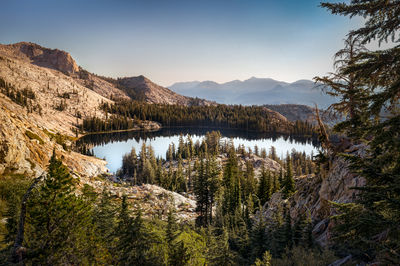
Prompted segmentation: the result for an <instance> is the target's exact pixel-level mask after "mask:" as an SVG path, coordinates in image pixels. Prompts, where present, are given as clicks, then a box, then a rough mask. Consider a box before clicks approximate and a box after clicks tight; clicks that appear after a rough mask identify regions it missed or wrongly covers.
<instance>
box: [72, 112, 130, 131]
mask: <svg viewBox="0 0 400 266" xmlns="http://www.w3.org/2000/svg"><path fill="white" fill-rule="evenodd" d="M135 125H137V123H136V122H135V121H134V120H132V119H130V118H127V117H122V116H117V115H113V116H111V118H109V119H107V120H103V119H100V118H97V117H88V118H85V119H83V123H82V125H80V126H79V127H80V128H81V130H84V131H87V132H105V131H114V130H126V129H132V128H133V127H134V126H135Z"/></svg>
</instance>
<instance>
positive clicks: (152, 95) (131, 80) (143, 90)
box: [117, 76, 211, 106]
mask: <svg viewBox="0 0 400 266" xmlns="http://www.w3.org/2000/svg"><path fill="white" fill-rule="evenodd" d="M117 84H118V85H119V87H120V88H121V90H123V91H124V92H125V93H126V94H127V95H128V96H130V97H131V98H133V99H139V100H144V101H146V102H148V103H161V104H178V105H186V106H187V105H193V104H195V105H209V104H211V103H210V102H208V101H205V100H199V101H198V102H197V103H196V102H195V99H193V98H190V97H186V96H182V95H180V94H177V93H175V92H173V91H171V90H169V89H167V88H164V87H161V86H159V85H157V84H155V83H154V82H152V81H151V80H149V79H148V78H146V77H144V76H138V77H127V78H120V79H118V80H117Z"/></svg>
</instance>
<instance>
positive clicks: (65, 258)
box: [25, 151, 91, 265]
mask: <svg viewBox="0 0 400 266" xmlns="http://www.w3.org/2000/svg"><path fill="white" fill-rule="evenodd" d="M75 185H76V180H75V179H74V178H73V177H72V176H71V175H70V173H69V170H68V168H67V167H66V166H65V165H63V163H62V161H61V160H59V159H57V157H56V154H55V151H53V155H52V157H51V159H50V163H49V166H48V174H47V176H46V178H45V179H44V181H43V184H42V185H41V187H40V188H39V191H38V193H37V194H36V195H35V196H34V197H33V198H32V200H31V201H30V202H29V207H28V213H27V217H26V220H27V229H26V235H25V241H26V243H25V247H26V248H27V250H28V253H27V260H26V262H28V261H29V262H30V263H33V264H38V263H39V264H53V265H54V264H83V263H84V262H85V261H86V259H89V258H88V256H89V254H85V251H86V248H82V247H83V246H85V245H86V242H87V239H86V237H90V236H89V235H86V233H87V231H86V230H85V228H86V227H90V226H91V225H90V215H91V209H90V206H87V204H86V203H85V202H84V200H83V199H82V198H81V197H78V196H76V195H75V191H76V188H75ZM81 248H82V249H81Z"/></svg>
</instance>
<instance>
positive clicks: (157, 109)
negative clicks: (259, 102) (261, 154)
mask: <svg viewBox="0 0 400 266" xmlns="http://www.w3.org/2000/svg"><path fill="white" fill-rule="evenodd" d="M103 110H104V111H106V112H108V113H111V114H116V115H119V116H123V117H129V118H132V119H139V120H151V121H156V122H159V123H161V124H162V125H163V126H165V127H168V126H185V127H186V126H207V127H218V128H230V129H243V130H256V131H259V132H270V133H272V132H277V133H278V132H279V133H286V134H294V135H310V136H311V135H313V132H314V130H313V126H312V125H311V124H309V123H307V122H301V121H297V122H296V123H295V124H294V125H291V124H289V123H280V124H276V123H273V122H272V119H271V118H270V115H269V113H268V112H267V111H266V109H265V108H264V107H260V106H246V107H244V106H237V105H233V106H229V105H222V104H219V105H211V106H179V105H163V104H147V103H143V102H135V101H129V102H117V103H116V104H114V105H110V104H107V103H105V104H104V105H103ZM88 129H89V128H88ZM91 131H94V130H91Z"/></svg>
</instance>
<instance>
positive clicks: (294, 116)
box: [264, 104, 315, 122]
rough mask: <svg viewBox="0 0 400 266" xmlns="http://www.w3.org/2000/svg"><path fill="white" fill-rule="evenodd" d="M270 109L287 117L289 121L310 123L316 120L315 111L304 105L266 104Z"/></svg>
mask: <svg viewBox="0 0 400 266" xmlns="http://www.w3.org/2000/svg"><path fill="white" fill-rule="evenodd" d="M264 106H265V107H267V108H268V109H271V110H273V111H276V112H278V113H280V114H281V115H283V116H285V117H286V118H287V119H288V120H289V121H296V120H302V121H308V122H312V121H314V120H315V118H314V117H315V112H314V109H313V108H311V107H310V106H307V105H302V104H266V105H264Z"/></svg>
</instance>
